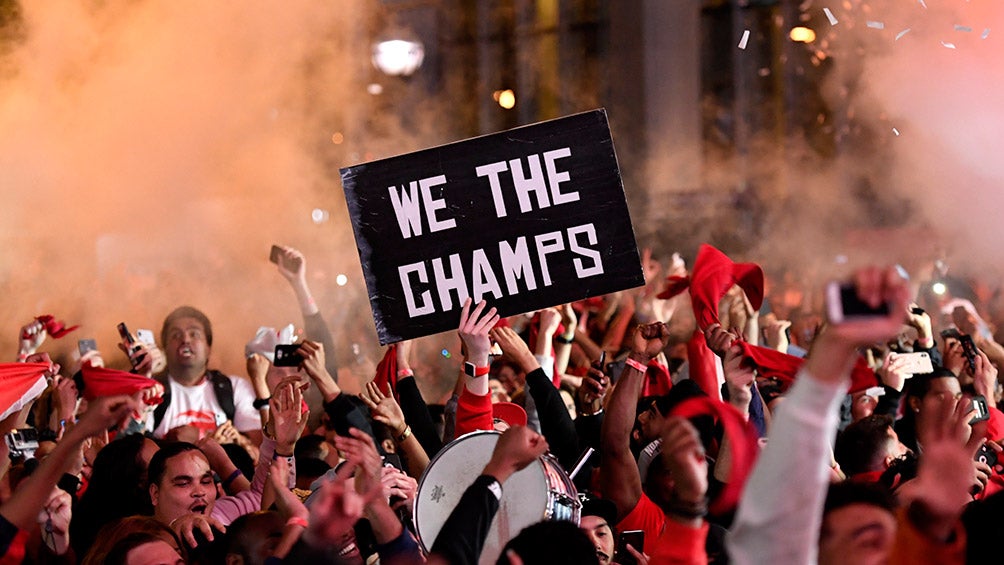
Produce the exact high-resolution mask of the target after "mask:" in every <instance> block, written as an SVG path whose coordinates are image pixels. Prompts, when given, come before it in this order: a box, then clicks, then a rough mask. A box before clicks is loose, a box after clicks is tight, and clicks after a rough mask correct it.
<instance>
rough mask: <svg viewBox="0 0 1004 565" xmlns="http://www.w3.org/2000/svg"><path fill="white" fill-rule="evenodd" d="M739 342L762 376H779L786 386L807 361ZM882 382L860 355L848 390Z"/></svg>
mask: <svg viewBox="0 0 1004 565" xmlns="http://www.w3.org/2000/svg"><path fill="white" fill-rule="evenodd" d="M737 343H738V344H739V346H740V347H742V349H743V356H744V357H746V358H747V359H749V360H751V361H752V362H753V364H754V365H756V366H757V370H758V371H759V372H760V375H761V376H764V377H777V378H778V379H779V380H780V381H781V382H783V383H785V385H786V386H791V383H792V382H793V381H794V380H795V375H796V374H797V373H798V370H799V369H801V368H802V364H803V363H805V359H802V358H801V357H795V356H794V355H788V354H787V353H781V352H780V351H776V350H774V349H768V348H766V347H757V346H755V345H750V344H748V343H746V342H745V341H737ZM880 384H882V383H881V382H880V381H879V379H878V376H876V375H875V371H873V370H871V368H870V367H869V366H868V362H867V361H865V358H864V357H861V356H860V355H859V356H858V358H857V359H856V360H855V361H854V367H853V368H852V369H851V386H850V389H849V390H848V392H849V393H850V394H854V393H855V392H861V391H865V390H868V389H869V388H871V387H873V386H879V385H880Z"/></svg>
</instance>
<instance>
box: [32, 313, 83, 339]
mask: <svg viewBox="0 0 1004 565" xmlns="http://www.w3.org/2000/svg"><path fill="white" fill-rule="evenodd" d="M35 319H36V320H38V321H39V322H42V325H44V326H45V331H46V333H48V334H49V335H51V336H52V337H54V338H56V339H59V338H61V337H63V336H64V335H66V334H68V333H70V332H72V331H73V330H75V329H77V328H79V327H80V326H70V327H66V322H63V321H62V320H57V319H56V317H55V316H53V315H51V314H42V315H41V316H36V317H35Z"/></svg>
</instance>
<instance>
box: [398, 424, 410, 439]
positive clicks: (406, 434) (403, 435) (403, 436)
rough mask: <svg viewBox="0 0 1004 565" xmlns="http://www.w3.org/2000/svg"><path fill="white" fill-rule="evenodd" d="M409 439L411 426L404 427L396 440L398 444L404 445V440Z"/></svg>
mask: <svg viewBox="0 0 1004 565" xmlns="http://www.w3.org/2000/svg"><path fill="white" fill-rule="evenodd" d="M409 437H411V426H407V427H405V428H404V431H403V432H401V435H399V436H397V438H396V439H397V442H398V443H404V440H406V439H408V438H409Z"/></svg>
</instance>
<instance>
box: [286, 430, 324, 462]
mask: <svg viewBox="0 0 1004 565" xmlns="http://www.w3.org/2000/svg"><path fill="white" fill-rule="evenodd" d="M322 445H324V436H319V435H316V434H310V435H305V436H303V437H301V438H300V439H298V440H296V443H295V444H294V445H293V457H296V464H297V465H299V464H300V460H301V459H324V456H325V453H324V450H323V449H321V446H322Z"/></svg>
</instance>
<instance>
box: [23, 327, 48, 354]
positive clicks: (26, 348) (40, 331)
mask: <svg viewBox="0 0 1004 565" xmlns="http://www.w3.org/2000/svg"><path fill="white" fill-rule="evenodd" d="M47 335H49V334H48V332H46V331H45V324H43V323H42V322H39V321H38V320H32V321H30V322H28V323H27V324H25V325H24V326H21V331H20V332H19V333H18V336H19V340H18V358H19V359H20V358H21V357H23V356H27V355H31V354H32V353H34V352H36V351H38V348H39V347H41V346H42V343H44V342H45V337H46V336H47Z"/></svg>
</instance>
